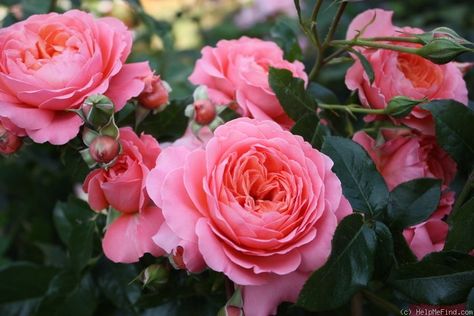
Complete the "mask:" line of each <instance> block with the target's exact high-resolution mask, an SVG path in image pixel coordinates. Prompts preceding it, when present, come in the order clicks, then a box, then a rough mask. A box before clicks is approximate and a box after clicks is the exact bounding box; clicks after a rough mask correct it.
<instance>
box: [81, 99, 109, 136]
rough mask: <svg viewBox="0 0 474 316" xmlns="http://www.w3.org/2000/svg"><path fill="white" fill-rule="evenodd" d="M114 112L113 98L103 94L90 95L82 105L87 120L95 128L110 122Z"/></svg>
mask: <svg viewBox="0 0 474 316" xmlns="http://www.w3.org/2000/svg"><path fill="white" fill-rule="evenodd" d="M114 112H115V110H114V104H113V102H112V100H110V99H109V98H108V97H106V96H105V95H101V94H97V95H92V96H90V97H88V98H87V99H86V100H85V101H84V104H83V105H82V114H83V116H84V119H85V121H86V122H87V123H88V124H90V125H92V126H93V127H94V128H95V129H100V128H101V127H103V126H105V125H107V124H109V123H110V121H111V119H112V117H113V116H114Z"/></svg>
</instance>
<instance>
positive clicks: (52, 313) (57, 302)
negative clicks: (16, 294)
mask: <svg viewBox="0 0 474 316" xmlns="http://www.w3.org/2000/svg"><path fill="white" fill-rule="evenodd" d="M98 294H99V293H98V290H97V287H96V285H95V284H94V281H93V280H92V277H91V275H90V274H86V275H84V277H82V278H80V277H79V275H77V274H75V273H73V272H72V271H67V270H65V271H63V272H61V273H59V274H57V275H56V276H55V277H54V279H53V280H52V281H51V283H50V285H49V289H48V291H47V293H46V295H45V296H44V298H43V299H42V301H41V304H40V305H39V308H38V310H37V312H36V316H42V315H44V316H62V315H69V316H87V315H93V313H94V311H95V309H96V307H97V305H98Z"/></svg>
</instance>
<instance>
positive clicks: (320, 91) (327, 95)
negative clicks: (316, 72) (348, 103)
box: [307, 81, 341, 104]
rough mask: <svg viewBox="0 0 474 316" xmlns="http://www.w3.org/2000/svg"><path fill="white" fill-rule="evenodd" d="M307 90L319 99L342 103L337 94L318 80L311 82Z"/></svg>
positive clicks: (329, 102) (320, 100)
mask: <svg viewBox="0 0 474 316" xmlns="http://www.w3.org/2000/svg"><path fill="white" fill-rule="evenodd" d="M307 92H308V93H309V94H310V95H311V96H312V97H313V98H314V99H315V100H316V101H317V102H321V103H326V104H340V103H341V102H340V101H339V99H338V98H337V96H336V94H335V93H334V92H332V91H331V90H329V89H328V88H326V87H325V86H323V85H320V84H319V83H317V82H313V81H312V82H310V83H309V85H308V90H307Z"/></svg>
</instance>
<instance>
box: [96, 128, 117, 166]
mask: <svg viewBox="0 0 474 316" xmlns="http://www.w3.org/2000/svg"><path fill="white" fill-rule="evenodd" d="M119 152H120V144H119V142H118V141H117V140H115V138H113V137H111V136H106V135H105V136H104V135H103V136H97V137H96V138H94V140H93V141H92V143H91V145H90V146H89V153H90V155H91V157H92V159H94V160H95V161H97V162H98V163H109V162H111V161H112V160H114V159H115V157H117V156H118V154H119Z"/></svg>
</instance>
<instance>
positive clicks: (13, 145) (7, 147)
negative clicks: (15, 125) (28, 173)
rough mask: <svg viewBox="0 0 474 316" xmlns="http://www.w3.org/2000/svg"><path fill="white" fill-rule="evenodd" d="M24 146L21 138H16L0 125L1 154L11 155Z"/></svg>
mask: <svg viewBox="0 0 474 316" xmlns="http://www.w3.org/2000/svg"><path fill="white" fill-rule="evenodd" d="M22 144H23V142H22V140H21V138H20V137H18V136H16V135H15V134H13V133H12V132H10V131H9V130H7V129H6V128H5V126H3V124H1V123H0V153H2V154H6V155H10V154H13V153H14V152H16V151H17V150H18V149H19V148H20V147H21V145H22Z"/></svg>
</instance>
